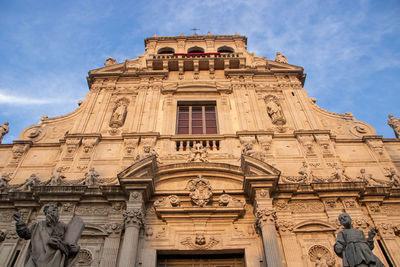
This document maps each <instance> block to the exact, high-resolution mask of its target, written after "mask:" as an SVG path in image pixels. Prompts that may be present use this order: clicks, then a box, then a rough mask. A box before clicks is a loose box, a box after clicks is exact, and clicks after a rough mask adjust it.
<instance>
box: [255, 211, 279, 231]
mask: <svg viewBox="0 0 400 267" xmlns="http://www.w3.org/2000/svg"><path fill="white" fill-rule="evenodd" d="M275 221H276V211H275V210H274V209H267V208H258V209H257V210H256V227H257V228H258V229H261V227H262V226H263V225H264V224H275Z"/></svg>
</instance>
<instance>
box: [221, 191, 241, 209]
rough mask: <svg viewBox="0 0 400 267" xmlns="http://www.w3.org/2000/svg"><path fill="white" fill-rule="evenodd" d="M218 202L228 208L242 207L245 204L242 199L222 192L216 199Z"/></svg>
mask: <svg viewBox="0 0 400 267" xmlns="http://www.w3.org/2000/svg"><path fill="white" fill-rule="evenodd" d="M218 204H219V206H223V207H228V208H244V206H245V205H246V204H245V203H244V202H243V201H242V200H240V199H237V198H234V197H231V196H230V195H228V194H222V195H221V196H220V197H219V199H218Z"/></svg>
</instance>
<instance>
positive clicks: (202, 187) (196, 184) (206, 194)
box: [186, 175, 213, 207]
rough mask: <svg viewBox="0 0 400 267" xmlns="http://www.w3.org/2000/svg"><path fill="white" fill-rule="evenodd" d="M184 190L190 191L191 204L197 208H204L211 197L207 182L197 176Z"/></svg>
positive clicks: (209, 185) (209, 186)
mask: <svg viewBox="0 0 400 267" xmlns="http://www.w3.org/2000/svg"><path fill="white" fill-rule="evenodd" d="M186 189H188V190H189V191H190V193H189V197H190V199H191V200H192V202H193V203H194V204H195V205H196V206H198V207H204V206H206V205H207V204H208V203H209V202H210V200H211V197H212V194H213V193H212V188H211V184H210V182H209V181H208V180H206V179H204V178H202V176H201V175H199V176H198V177H197V178H196V179H191V180H190V181H189V182H188V183H187V185H186Z"/></svg>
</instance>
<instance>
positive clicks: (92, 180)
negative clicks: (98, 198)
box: [85, 167, 100, 186]
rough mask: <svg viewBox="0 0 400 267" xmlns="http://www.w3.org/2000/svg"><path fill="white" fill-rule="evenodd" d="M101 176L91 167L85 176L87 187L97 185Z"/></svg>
mask: <svg viewBox="0 0 400 267" xmlns="http://www.w3.org/2000/svg"><path fill="white" fill-rule="evenodd" d="M99 176H100V175H99V174H98V173H97V172H96V171H95V170H94V168H93V167H91V168H90V169H89V171H88V172H87V173H86V175H85V185H87V186H93V185H97V180H98V178H99Z"/></svg>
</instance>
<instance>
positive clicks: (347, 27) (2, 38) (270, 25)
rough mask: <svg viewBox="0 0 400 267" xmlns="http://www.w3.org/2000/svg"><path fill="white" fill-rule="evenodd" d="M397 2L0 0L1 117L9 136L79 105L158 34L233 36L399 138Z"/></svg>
mask: <svg viewBox="0 0 400 267" xmlns="http://www.w3.org/2000/svg"><path fill="white" fill-rule="evenodd" d="M399 14H400V1H394V0H393V1H390V0H387V1H386V0H385V1H355V0H354V1H282V0H276V1H252V0H247V1H234V0H229V1H225V0H220V1H216V0H214V1H208V0H203V1H189V0H186V1H172V0H170V1H151V0H149V1H107V0H96V1H91V0H79V1H72V0H70V1H54V0H49V1H44V0H43V1H42V0H31V1H30V0H26V1H18V0H13V1H2V3H1V4H0V56H1V60H0V124H2V123H3V122H4V121H6V120H7V121H9V123H10V133H9V134H8V135H6V137H5V138H4V140H3V143H11V142H12V141H13V140H17V139H18V134H19V133H20V132H21V131H22V129H24V128H25V127H28V126H29V125H32V124H35V123H37V122H38V121H39V120H40V117H41V116H42V115H48V116H49V117H53V116H59V115H63V114H65V113H68V112H71V111H73V110H74V109H75V108H76V107H77V102H78V100H80V99H84V98H85V95H86V93H87V92H88V88H87V83H86V76H87V72H88V71H89V70H91V69H95V68H99V67H102V66H103V63H104V60H105V59H106V58H108V57H114V58H116V59H117V60H118V62H121V61H124V60H125V59H131V58H135V57H136V56H137V55H140V54H143V53H144V42H143V40H144V39H145V38H146V37H151V36H153V34H157V35H158V36H163V35H168V36H171V35H179V34H181V33H184V34H185V35H190V34H193V32H192V31H191V30H190V29H192V28H193V27H196V28H199V29H200V31H199V34H206V33H207V31H210V32H211V33H212V34H234V33H235V32H238V33H239V34H241V35H245V36H247V37H248V50H249V51H250V52H254V53H256V55H258V56H266V57H267V58H268V59H273V58H274V56H275V52H276V51H280V52H281V53H283V54H284V55H285V56H286V57H287V59H288V61H289V63H291V64H294V65H299V66H302V67H304V70H305V72H306V73H307V79H306V84H305V86H304V89H305V90H307V91H308V93H309V96H310V97H315V98H317V104H318V105H320V106H321V107H322V108H324V109H327V110H329V111H333V112H339V113H345V112H352V113H353V114H354V116H355V118H356V119H357V120H361V121H365V122H367V123H369V124H371V125H372V126H373V127H375V129H376V131H377V134H378V135H383V136H384V137H385V138H393V137H394V134H393V131H392V129H391V128H390V127H389V126H388V125H387V115H388V114H389V113H393V114H394V115H395V116H396V117H400V105H399V99H400V15H399Z"/></svg>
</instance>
